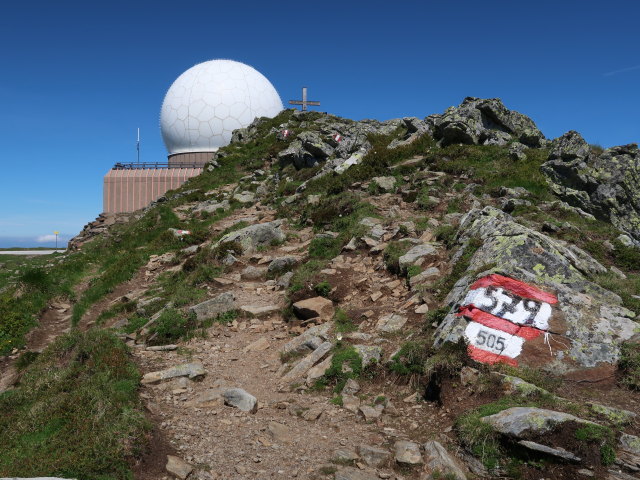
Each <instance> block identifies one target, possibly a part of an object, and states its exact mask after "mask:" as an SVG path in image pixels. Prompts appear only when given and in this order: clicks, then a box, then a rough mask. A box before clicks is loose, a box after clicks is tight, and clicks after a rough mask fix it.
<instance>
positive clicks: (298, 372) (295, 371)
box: [282, 342, 333, 383]
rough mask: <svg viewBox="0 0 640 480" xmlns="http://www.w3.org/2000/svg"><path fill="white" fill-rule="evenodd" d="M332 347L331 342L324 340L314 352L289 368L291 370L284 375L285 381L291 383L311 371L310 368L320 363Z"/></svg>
mask: <svg viewBox="0 0 640 480" xmlns="http://www.w3.org/2000/svg"><path fill="white" fill-rule="evenodd" d="M332 347H333V344H332V343H331V342H324V343H323V344H322V345H320V346H319V347H318V348H316V349H315V350H314V351H313V352H311V353H310V354H309V355H307V356H306V357H304V358H303V359H302V360H300V362H298V363H297V364H296V365H295V366H294V367H293V368H292V369H291V370H289V372H287V373H286V374H285V375H284V376H283V377H282V380H283V381H284V382H287V383H291V382H294V381H295V380H298V379H300V378H301V377H302V376H303V375H305V374H306V373H307V372H308V371H309V369H311V367H313V366H314V365H315V364H316V363H318V362H319V361H320V360H321V359H322V357H324V356H325V355H326V354H327V353H329V351H330V350H331V348H332Z"/></svg>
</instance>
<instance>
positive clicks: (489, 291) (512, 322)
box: [458, 274, 558, 366]
mask: <svg viewBox="0 0 640 480" xmlns="http://www.w3.org/2000/svg"><path fill="white" fill-rule="evenodd" d="M555 303H558V299H557V298H556V297H555V296H554V295H551V294H550V293H547V292H544V291H542V290H540V289H539V288H537V287H534V286H532V285H529V284H527V283H524V282H521V281H519V280H514V279H513V278H509V277H504V276H502V275H497V274H493V275H488V276H486V277H483V278H481V279H479V280H477V281H476V282H475V283H474V284H473V285H471V287H470V289H469V291H468V292H467V295H466V297H465V298H464V300H463V302H462V304H461V305H460V309H459V311H458V315H460V316H464V317H465V318H467V319H468V320H469V324H468V325H467V328H466V329H465V333H464V336H465V340H466V341H467V344H468V354H469V356H470V357H471V358H473V359H474V360H476V361H478V362H482V363H488V364H494V363H506V364H509V365H513V366H517V365H518V362H517V360H516V358H517V357H518V356H520V354H521V353H522V347H523V346H524V343H525V341H526V340H533V339H534V338H537V337H539V336H540V335H543V334H544V333H545V332H547V330H548V329H549V319H550V318H551V314H552V305H553V304H555Z"/></svg>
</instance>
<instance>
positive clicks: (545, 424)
mask: <svg viewBox="0 0 640 480" xmlns="http://www.w3.org/2000/svg"><path fill="white" fill-rule="evenodd" d="M481 420H482V421H483V422H485V423H488V424H489V425H491V426H492V427H493V429H494V430H495V431H496V432H499V433H501V434H503V435H506V436H508V437H512V438H522V437H523V435H525V434H536V435H542V434H544V433H547V432H550V431H552V430H553V429H555V428H556V427H557V426H558V425H561V424H563V423H566V422H576V423H584V424H593V422H589V421H587V420H583V419H582V418H578V417H576V416H575V415H571V414H569V413H563V412H555V411H553V410H545V409H543V408H534V407H513V408H508V409H506V410H503V411H501V412H499V413H496V414H495V415H490V416H488V417H483V418H482V419H481Z"/></svg>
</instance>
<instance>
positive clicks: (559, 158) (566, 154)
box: [542, 131, 640, 247]
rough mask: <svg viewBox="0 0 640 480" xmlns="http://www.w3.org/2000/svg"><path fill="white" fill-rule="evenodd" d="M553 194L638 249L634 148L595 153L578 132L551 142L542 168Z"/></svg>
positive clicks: (639, 193)
mask: <svg viewBox="0 0 640 480" xmlns="http://www.w3.org/2000/svg"><path fill="white" fill-rule="evenodd" d="M542 172H543V173H544V174H545V175H546V176H547V178H548V180H549V183H550V185H551V188H552V189H553V191H554V193H556V195H558V196H559V197H560V198H562V199H563V200H564V201H565V202H567V203H569V204H570V205H572V206H574V207H578V208H581V209H582V210H585V211H586V212H589V213H591V214H592V215H594V216H595V217H597V218H600V219H602V220H606V221H608V222H610V223H612V224H613V225H614V226H616V227H617V228H619V229H620V230H623V231H625V232H626V233H627V234H628V235H629V236H630V237H631V238H632V239H633V242H634V243H635V245H636V246H639V247H640V151H639V150H638V145H637V144H631V145H622V146H618V147H612V148H609V149H607V150H605V151H604V152H603V153H601V154H599V155H598V154H597V153H595V152H594V151H593V150H591V149H590V148H589V145H588V144H587V143H586V142H585V141H584V140H583V139H582V137H581V136H580V134H578V133H577V132H573V131H571V132H568V133H565V134H564V135H563V136H562V137H560V138H558V139H556V140H554V141H553V144H552V150H551V154H550V156H549V160H548V161H547V162H546V163H545V164H544V165H542Z"/></svg>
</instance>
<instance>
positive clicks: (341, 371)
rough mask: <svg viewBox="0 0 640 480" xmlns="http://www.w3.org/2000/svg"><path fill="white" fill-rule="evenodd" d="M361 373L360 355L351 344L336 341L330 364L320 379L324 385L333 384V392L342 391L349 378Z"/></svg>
mask: <svg viewBox="0 0 640 480" xmlns="http://www.w3.org/2000/svg"><path fill="white" fill-rule="evenodd" d="M361 374H362V357H360V355H359V354H358V352H357V351H356V349H355V348H353V347H352V346H351V345H344V344H342V342H338V343H337V344H336V346H335V348H334V351H333V358H332V359H331V366H330V367H329V369H328V370H327V371H326V373H325V374H324V376H323V377H322V379H321V382H322V383H323V384H325V385H333V386H334V392H336V393H338V392H341V391H342V388H343V387H344V385H345V383H347V380H349V379H350V378H358V377H359V376H360V375H361Z"/></svg>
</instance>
